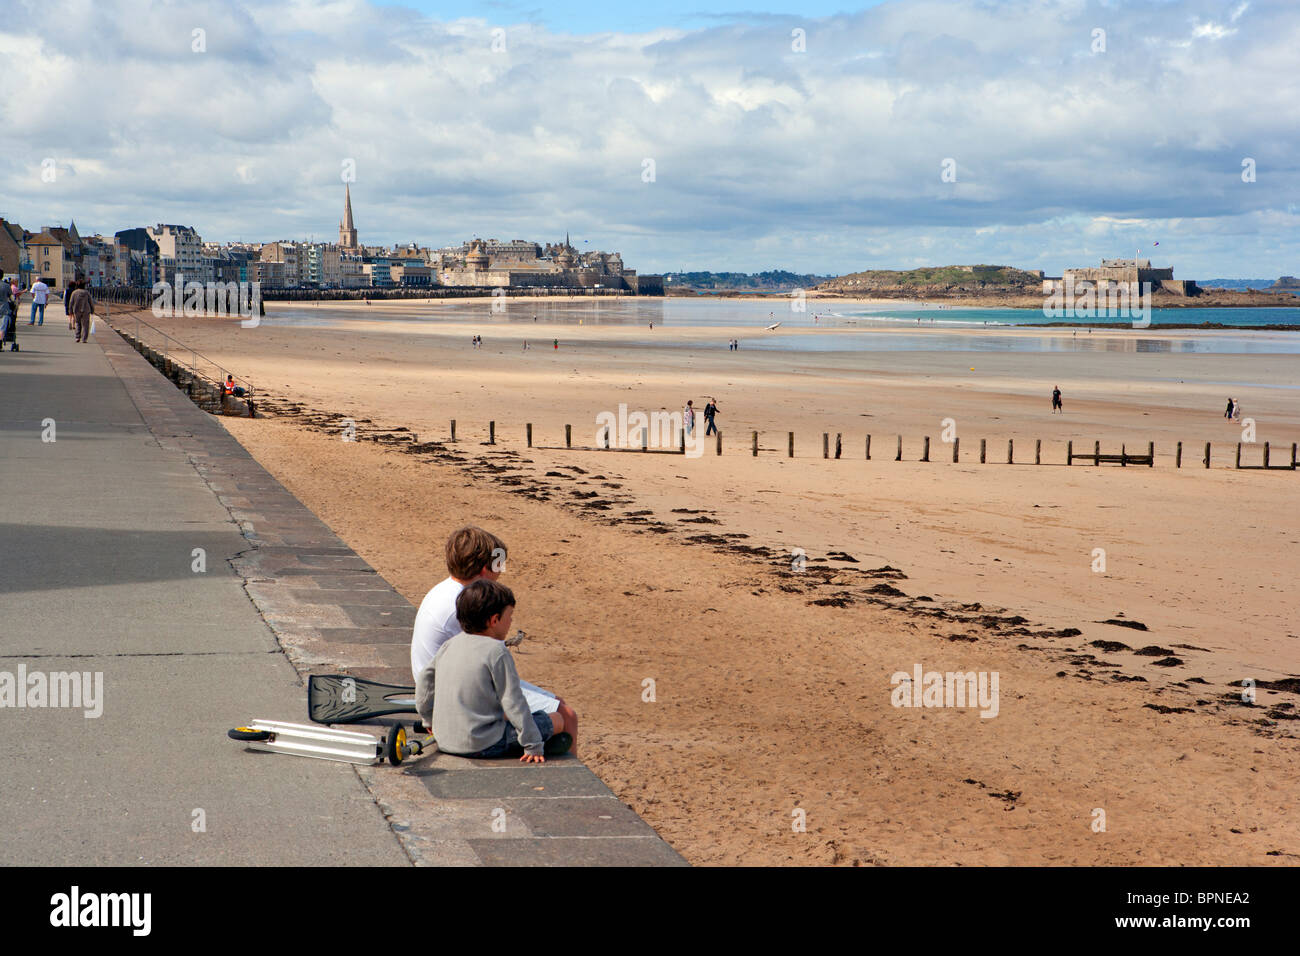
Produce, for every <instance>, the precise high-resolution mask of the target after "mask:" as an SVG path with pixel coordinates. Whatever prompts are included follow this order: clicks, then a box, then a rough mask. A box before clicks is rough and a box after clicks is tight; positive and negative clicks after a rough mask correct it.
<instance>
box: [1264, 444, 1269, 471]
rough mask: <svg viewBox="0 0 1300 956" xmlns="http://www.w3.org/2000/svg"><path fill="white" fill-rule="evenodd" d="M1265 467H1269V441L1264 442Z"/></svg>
mask: <svg viewBox="0 0 1300 956" xmlns="http://www.w3.org/2000/svg"><path fill="white" fill-rule="evenodd" d="M1264 467H1265V468H1267V467H1268V442H1264Z"/></svg>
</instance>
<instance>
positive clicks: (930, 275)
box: [827, 265, 1042, 288]
mask: <svg viewBox="0 0 1300 956" xmlns="http://www.w3.org/2000/svg"><path fill="white" fill-rule="evenodd" d="M1041 281H1042V279H1041V277H1040V276H1039V275H1038V274H1037V273H1033V272H1025V271H1024V270H1023V269H1015V268H1012V267H1011V266H987V265H978V266H928V267H925V268H921V269H904V270H895V269H867V270H865V271H863V272H853V273H850V274H848V275H842V276H839V277H838V278H836V279H832V280H830V281H829V282H828V283H827V285H829V286H850V285H852V286H865V287H880V288H883V287H915V288H923V287H926V286H968V285H974V284H981V283H982V284H984V285H986V286H988V285H991V286H1006V287H1015V286H1026V285H1032V284H1034V283H1040V282H1041Z"/></svg>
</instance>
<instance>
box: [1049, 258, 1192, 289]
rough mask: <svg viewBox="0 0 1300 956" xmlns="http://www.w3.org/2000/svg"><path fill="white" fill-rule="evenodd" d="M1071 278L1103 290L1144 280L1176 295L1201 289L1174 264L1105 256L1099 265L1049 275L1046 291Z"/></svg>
mask: <svg viewBox="0 0 1300 956" xmlns="http://www.w3.org/2000/svg"><path fill="white" fill-rule="evenodd" d="M1067 282H1068V283H1070V284H1071V285H1072V286H1073V287H1075V288H1078V287H1079V283H1081V282H1093V283H1096V286H1097V291H1098V292H1099V293H1106V292H1110V291H1116V290H1117V289H1118V288H1119V287H1120V286H1121V285H1123V286H1127V287H1128V288H1143V286H1142V283H1144V282H1149V283H1151V289H1152V291H1156V292H1167V293H1170V294H1172V295H1178V296H1187V297H1190V296H1195V295H1199V294H1200V292H1201V290H1200V287H1199V286H1197V284H1196V281H1195V280H1194V279H1175V278H1174V270H1173V269H1172V268H1170V269H1154V268H1152V266H1151V260H1150V259H1102V260H1101V265H1100V266H1099V267H1097V268H1095V269H1087V268H1084V269H1066V270H1065V271H1064V272H1063V273H1062V275H1061V278H1059V279H1050V278H1045V279H1044V280H1043V291H1044V292H1056V291H1057V290H1058V288H1060V287H1063V286H1064V285H1065V284H1066V283H1067Z"/></svg>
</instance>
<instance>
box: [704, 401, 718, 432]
mask: <svg viewBox="0 0 1300 956" xmlns="http://www.w3.org/2000/svg"><path fill="white" fill-rule="evenodd" d="M717 401H718V400H717V399H716V398H712V397H710V398H709V404H707V405H705V406H704V420H705V421H706V422H707V423H708V426H709V427H708V428H706V429H704V437H705V438H708V437H709V436H710V435H712V434H714V433H715V432H717V430H718V426H717V425H716V424H714V421H713V417H714V416H715V415H717V414H718V406H717Z"/></svg>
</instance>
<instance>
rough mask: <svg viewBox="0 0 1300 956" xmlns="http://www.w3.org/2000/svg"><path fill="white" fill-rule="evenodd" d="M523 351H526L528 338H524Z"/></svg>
mask: <svg viewBox="0 0 1300 956" xmlns="http://www.w3.org/2000/svg"><path fill="white" fill-rule="evenodd" d="M524 351H525V352H527V351H528V340H527V339H524Z"/></svg>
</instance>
